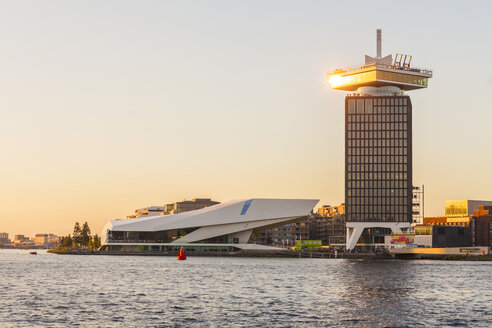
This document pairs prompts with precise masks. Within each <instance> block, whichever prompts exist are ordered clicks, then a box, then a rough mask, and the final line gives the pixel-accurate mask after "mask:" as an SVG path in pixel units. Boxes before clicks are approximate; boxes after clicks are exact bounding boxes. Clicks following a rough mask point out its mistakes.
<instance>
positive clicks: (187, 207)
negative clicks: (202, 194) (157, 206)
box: [161, 198, 220, 215]
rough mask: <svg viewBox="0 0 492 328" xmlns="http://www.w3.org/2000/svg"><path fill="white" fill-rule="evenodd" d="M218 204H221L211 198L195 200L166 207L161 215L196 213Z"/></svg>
mask: <svg viewBox="0 0 492 328" xmlns="http://www.w3.org/2000/svg"><path fill="white" fill-rule="evenodd" d="M217 204H220V202H216V201H214V200H212V199H210V198H193V199H192V200H183V201H182V202H175V203H171V204H166V205H164V207H163V210H162V213H161V215H169V214H179V213H184V212H188V211H195V210H199V209H202V208H206V207H209V206H214V205H217Z"/></svg>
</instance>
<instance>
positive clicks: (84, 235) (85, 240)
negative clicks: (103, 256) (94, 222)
mask: <svg viewBox="0 0 492 328" xmlns="http://www.w3.org/2000/svg"><path fill="white" fill-rule="evenodd" d="M80 239H81V241H82V242H81V244H82V245H83V246H89V242H90V241H91V229H90V228H89V224H88V223H87V221H86V222H85V223H84V225H83V226H82V231H81V234H80Z"/></svg>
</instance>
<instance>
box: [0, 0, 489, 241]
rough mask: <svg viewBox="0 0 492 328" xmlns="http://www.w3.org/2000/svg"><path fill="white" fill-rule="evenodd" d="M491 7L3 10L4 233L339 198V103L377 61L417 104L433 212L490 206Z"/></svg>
mask: <svg viewBox="0 0 492 328" xmlns="http://www.w3.org/2000/svg"><path fill="white" fill-rule="evenodd" d="M491 13H492V2H490V1H473V2H452V1H412V2H396V1H387V2H383V1H378V2H373V1H350V2H347V1H346V2H342V1H337V2H335V1H333V2H329V1H285V0H281V1H280V0H279V1H172V2H171V1H79V2H75V1H1V2H0V40H1V48H0V49H1V51H0V114H1V117H0V149H1V154H2V155H1V161H0V181H1V183H0V207H1V208H0V209H1V211H0V232H2V231H6V232H9V233H10V234H11V236H10V237H11V238H12V237H13V234H14V233H15V234H26V235H30V236H33V235H34V233H47V232H53V233H55V234H67V233H69V232H71V229H72V227H73V223H74V222H75V221H86V220H87V221H88V222H89V225H90V226H91V228H92V229H93V232H97V233H98V234H99V233H100V230H101V229H102V226H103V225H104V223H106V222H107V221H108V220H111V219H117V218H122V217H126V215H128V214H131V213H132V212H133V211H134V210H135V209H136V208H141V207H145V206H149V205H162V204H164V203H166V202H174V201H179V200H182V199H184V198H186V199H190V198H193V197H211V198H213V199H216V200H219V201H226V200H230V199H236V198H248V197H274V198H281V197H296V198H297V197H299V198H320V199H321V202H320V204H332V205H334V204H338V203H341V202H343V195H344V184H343V181H344V180H343V179H344V156H343V154H344V141H343V140H344V97H345V94H346V93H345V92H341V91H334V90H331V89H330V88H329V86H328V84H327V82H326V79H325V73H326V72H327V71H329V70H331V69H334V68H338V67H343V66H351V65H357V64H363V60H364V54H368V55H372V56H374V55H375V53H376V43H375V34H376V31H375V30H376V29H377V28H382V29H383V55H386V54H393V55H394V54H395V53H397V52H398V53H404V54H409V55H413V64H414V65H415V66H418V67H422V68H430V69H433V71H434V77H433V78H432V79H431V80H430V86H429V88H427V89H425V90H419V91H413V92H409V95H410V96H411V97H412V102H413V106H414V114H413V115H414V125H413V133H414V144H413V147H414V148H413V153H414V158H413V159H414V184H425V191H426V197H425V201H426V202H425V205H426V207H425V210H426V215H440V214H443V212H444V201H445V200H449V199H488V200H492V187H491V186H492V166H491V163H492V153H491V151H490V149H491V146H490V145H491V142H492V129H491V122H492V111H491V109H492V105H491V104H492V102H491V100H490V98H491V97H492V65H490V63H488V61H489V60H490V58H492V42H491V35H492V22H491Z"/></svg>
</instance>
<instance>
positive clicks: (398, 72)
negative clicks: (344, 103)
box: [327, 29, 432, 92]
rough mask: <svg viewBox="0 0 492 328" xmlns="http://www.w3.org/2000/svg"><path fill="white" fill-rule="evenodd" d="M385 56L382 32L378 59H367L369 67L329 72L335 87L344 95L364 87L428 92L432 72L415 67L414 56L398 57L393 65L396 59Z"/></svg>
mask: <svg viewBox="0 0 492 328" xmlns="http://www.w3.org/2000/svg"><path fill="white" fill-rule="evenodd" d="M381 53H382V51H381V30H380V29H378V30H377V54H376V57H370V56H367V55H366V57H365V59H366V60H365V65H361V66H352V67H347V68H341V69H336V70H334V71H331V72H328V73H327V78H328V81H329V82H330V84H331V87H332V88H333V89H336V90H344V91H357V90H358V89H359V88H362V87H393V88H392V89H395V90H399V91H400V92H402V91H408V90H415V89H422V88H427V84H428V80H429V79H430V78H431V77H432V70H429V69H420V68H414V67H411V66H410V63H411V61H412V56H408V55H402V54H396V56H395V60H394V61H393V56H392V55H388V56H385V57H382V56H381ZM364 89H366V88H364ZM360 91H361V90H359V92H360Z"/></svg>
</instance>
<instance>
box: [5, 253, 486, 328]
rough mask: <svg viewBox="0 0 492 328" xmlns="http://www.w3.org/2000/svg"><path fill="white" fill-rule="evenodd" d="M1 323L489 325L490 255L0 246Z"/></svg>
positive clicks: (11, 324)
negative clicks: (156, 253) (201, 253)
mask: <svg viewBox="0 0 492 328" xmlns="http://www.w3.org/2000/svg"><path fill="white" fill-rule="evenodd" d="M0 260H1V266H0V273H1V277H2V279H0V326H1V327H4V326H6V327H8V326H18V327H25V326H50V327H67V326H77V325H78V326H81V327H88V326H92V327H101V326H105V327H166V326H187V327H188V326H196V327H201V326H221V327H236V326H237V327H244V326H247V327H267V326H268V327H310V326H317V327H319V326H326V327H332V326H339V327H408V326H412V327H419V326H420V327H432V326H434V327H442V326H463V327H466V326H473V327H489V326H490V323H491V322H492V314H491V313H492V293H491V289H492V283H491V280H490V277H491V276H492V275H491V273H492V263H488V262H453V261H353V260H335V259H263V258H214V257H192V258H190V259H189V260H188V261H176V259H175V258H174V257H130V256H73V255H66V256H60V255H52V254H47V253H45V252H39V254H38V255H35V256H33V255H29V253H28V252H27V251H12V250H1V251H0Z"/></svg>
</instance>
